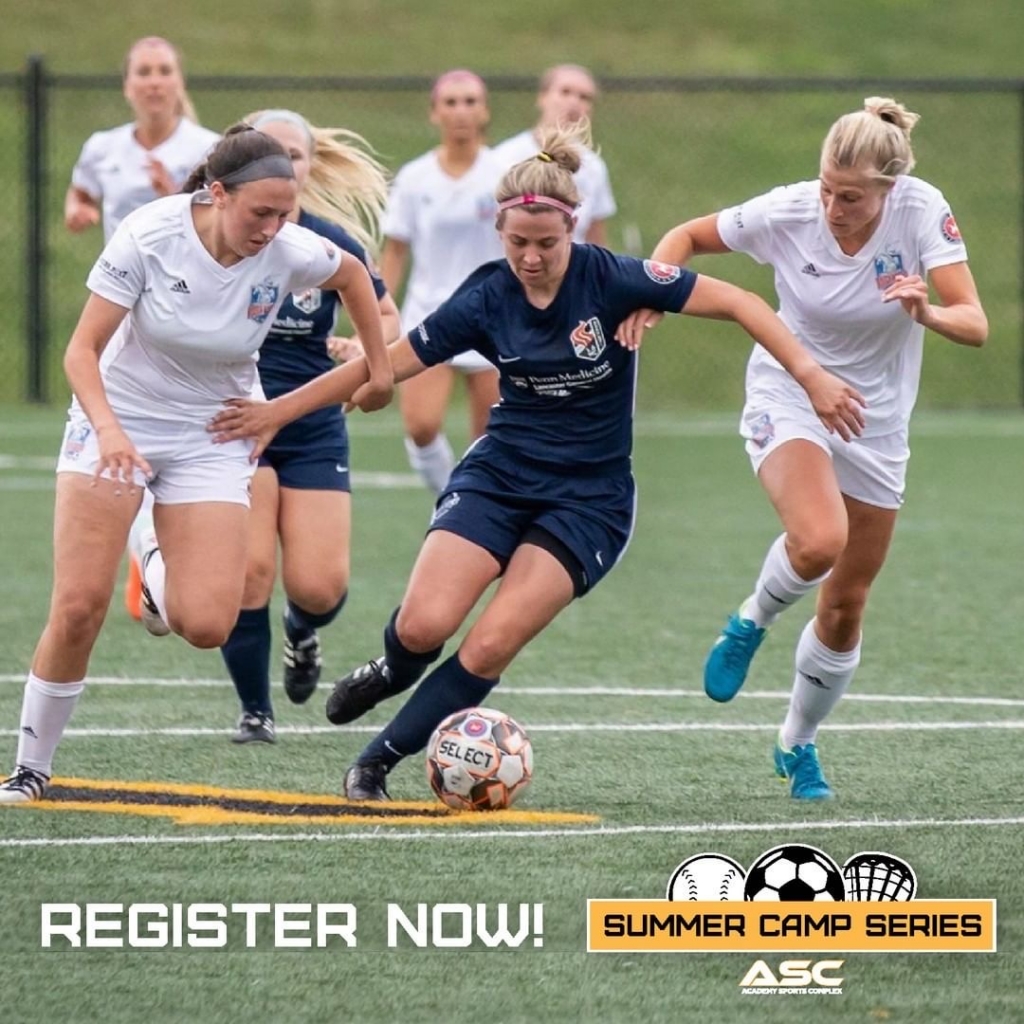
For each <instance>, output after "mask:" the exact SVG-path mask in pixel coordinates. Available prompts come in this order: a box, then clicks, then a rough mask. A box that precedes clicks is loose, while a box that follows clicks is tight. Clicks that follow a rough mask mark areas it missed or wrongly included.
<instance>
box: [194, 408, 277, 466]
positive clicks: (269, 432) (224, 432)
mask: <svg viewBox="0 0 1024 1024" xmlns="http://www.w3.org/2000/svg"><path fill="white" fill-rule="evenodd" d="M224 405H225V408H224V409H221V411H220V412H219V413H217V415H216V416H214V417H213V419H212V420H210V422H209V423H208V424H207V425H206V429H207V430H208V431H210V433H211V434H213V443H214V444H227V443H228V441H244V440H247V439H251V440H253V441H254V442H255V444H254V446H253V450H252V455H251V458H252V459H253V460H254V461H255V460H256V459H258V458H259V457H260V456H261V455H262V454H263V452H264V451H265V449H266V447H267V445H268V444H270V442H271V441H272V440H273V439H274V435H275V434H276V433H277V432H278V430H279V429H280V427H281V424H280V423H279V422H278V420H277V416H276V412H277V410H276V407H275V404H274V402H272V401H271V402H254V401H252V400H251V399H248V398H229V399H228V400H227V401H226V402H225V403H224Z"/></svg>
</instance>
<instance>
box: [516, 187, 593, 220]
mask: <svg viewBox="0 0 1024 1024" xmlns="http://www.w3.org/2000/svg"><path fill="white" fill-rule="evenodd" d="M513 206H550V207H551V208H552V209H553V210H558V211H559V212H560V213H564V214H565V215H566V217H575V216H576V210H575V208H574V207H572V206H570V205H569V204H568V203H563V202H562V200H561V199H555V198H554V197H552V196H538V195H534V194H533V193H532V192H527V193H526V194H525V195H521V196H513V197H512V198H511V199H506V200H505V201H504V202H501V203H498V210H499V212H500V211H501V210H510V209H511V208H512V207H513Z"/></svg>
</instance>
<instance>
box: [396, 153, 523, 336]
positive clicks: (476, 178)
mask: <svg viewBox="0 0 1024 1024" xmlns="http://www.w3.org/2000/svg"><path fill="white" fill-rule="evenodd" d="M503 170H504V169H503V167H502V165H501V164H500V163H498V161H497V160H495V158H494V154H493V151H492V150H490V149H488V148H487V147H486V146H485V147H483V148H482V149H481V150H480V152H479V153H478V154H477V158H476V161H475V162H474V164H473V166H472V167H471V168H470V169H469V170H468V171H467V172H466V173H465V174H463V175H462V176H461V177H458V178H453V177H451V175H449V174H446V173H445V172H444V171H443V170H442V169H441V164H440V161H439V160H438V158H437V154H436V153H435V152H433V151H431V152H430V153H425V154H424V155H423V156H421V157H418V158H417V159H415V160H413V161H411V162H410V163H407V164H406V165H405V166H404V167H402V168H401V169H400V170H399V172H398V173H397V174H396V175H395V180H394V182H393V184H392V186H391V193H390V195H389V196H388V204H387V209H386V210H385V212H384V217H383V219H382V220H381V232H382V233H383V234H384V236H385V237H386V238H394V239H396V240H397V241H400V242H405V243H406V244H407V245H408V246H409V250H410V254H411V256H412V268H411V270H410V271H409V281H408V284H407V285H406V289H405V301H404V302H403V303H402V329H403V331H406V332H408V331H411V330H412V329H413V328H414V327H416V325H417V324H419V323H420V322H421V321H422V320H423V319H424V318H425V317H426V316H427V315H428V314H430V313H433V312H434V310H435V309H437V307H438V306H440V305H441V303H442V302H444V301H445V299H447V298H448V297H449V296H450V295H451V294H452V292H454V291H455V289H456V288H457V287H458V286H459V285H460V284H462V282H463V281H464V280H465V279H466V278H467V277H469V275H470V274H471V273H472V272H473V271H474V270H476V268H477V267H479V266H480V265H481V264H482V263H487V262H489V261H490V260H496V259H500V258H501V256H502V254H503V251H502V247H501V239H500V238H499V237H498V232H497V229H496V228H495V224H494V222H495V218H496V216H497V213H498V204H497V202H496V201H495V198H494V193H495V191H496V190H497V188H498V182H499V181H500V180H501V176H502V173H503Z"/></svg>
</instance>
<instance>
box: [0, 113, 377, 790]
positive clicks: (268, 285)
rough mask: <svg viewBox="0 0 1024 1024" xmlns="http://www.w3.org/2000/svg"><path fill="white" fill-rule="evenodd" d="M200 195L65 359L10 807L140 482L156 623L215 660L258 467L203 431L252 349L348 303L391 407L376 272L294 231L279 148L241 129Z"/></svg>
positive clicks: (115, 267) (95, 279) (247, 373)
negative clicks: (316, 305)
mask: <svg viewBox="0 0 1024 1024" xmlns="http://www.w3.org/2000/svg"><path fill="white" fill-rule="evenodd" d="M198 182H203V183H204V184H207V185H208V187H207V188H204V189H201V190H200V191H198V192H196V193H195V194H185V195H175V196H168V197H166V198H164V199H159V200H156V201H154V202H152V203H149V204H147V205H146V206H144V207H141V208H140V209H138V210H136V211H135V212H134V213H131V214H129V215H128V217H126V218H125V220H124V221H123V222H122V224H121V226H120V227H119V228H118V230H117V231H116V232H115V234H114V237H113V238H112V239H111V240H110V242H109V243H108V244H107V246H106V247H105V248H104V250H103V253H102V255H101V256H100V258H99V259H98V260H97V262H96V265H95V266H94V267H93V269H92V272H91V273H90V274H89V280H88V286H89V290H90V291H91V293H92V294H91V295H90V296H89V298H88V299H87V301H86V303H85V307H84V309H83V310H82V315H81V317H80V318H79V321H78V325H77V326H76V327H75V330H74V333H73V334H72V336H71V340H70V342H69V343H68V348H67V352H66V353H65V356H64V368H65V372H66V373H67V377H68V381H69V383H70V384H71V389H72V391H73V393H74V396H75V397H74V400H73V402H72V405H71V410H70V413H69V416H68V424H67V428H66V430H65V433H64V442H63V445H62V446H61V452H60V457H59V460H58V464H57V494H56V508H55V512H54V559H53V561H54V580H53V594H52V597H51V602H50V612H49V617H48V619H47V623H46V628H45V629H44V631H43V635H42V637H41V638H40V640H39V644H38V645H37V647H36V651H35V655H34V656H33V659H32V668H31V671H30V672H29V676H28V680H27V682H26V685H25V694H24V699H23V703H22V716H21V729H20V732H19V739H18V753H17V761H16V768H15V772H14V774H13V775H12V776H11V777H10V778H8V779H7V780H5V781H4V782H3V783H0V803H23V802H26V801H28V800H33V799H38V798H39V797H41V796H42V794H43V793H44V792H45V789H46V785H47V783H48V781H49V777H50V774H51V763H52V760H53V755H54V751H55V750H56V747H57V744H58V742H59V741H60V737H61V735H62V733H63V731H64V728H65V726H66V724H67V722H68V720H69V718H70V716H71V712H72V709H73V708H74V705H75V703H76V701H77V699H78V696H79V695H80V694H81V692H82V689H83V687H84V680H85V675H86V671H87V669H88V663H89V656H90V654H91V652H92V648H93V645H94V644H95V642H96V638H97V636H98V634H99V631H100V627H101V626H102V623H103V619H104V616H105V615H106V612H107V607H108V605H109V604H110V597H111V594H112V593H113V590H114V579H115V576H116V574H117V566H118V562H119V561H120V557H121V552H122V551H123V550H124V546H125V542H126V540H127V535H128V528H129V525H130V524H131V521H132V519H133V517H134V516H135V513H136V512H137V511H138V507H139V502H140V500H141V496H140V494H139V488H140V487H141V485H142V484H143V483H146V482H147V481H148V484H149V486H150V488H151V489H152V491H153V494H154V496H155V498H156V506H155V508H154V516H155V524H156V532H157V536H158V539H159V543H160V548H159V549H157V548H153V549H151V550H150V551H149V552H147V554H146V559H145V560H144V561H143V580H144V596H145V597H146V598H147V604H148V606H149V611H150V614H153V615H156V614H157V613H158V614H159V620H160V621H161V622H163V623H167V624H169V626H170V627H171V628H172V629H173V630H174V631H175V632H177V633H179V634H180V635H181V636H183V637H184V638H185V639H187V640H188V641H189V642H190V643H192V644H194V645H195V646H197V647H204V648H209V647H218V646H220V644H222V643H223V642H224V640H225V639H226V637H227V636H228V634H229V632H230V631H231V628H232V626H233V625H234V624H235V621H236V620H237V618H238V610H239V606H240V604H241V600H242V589H243V584H244V582H245V565H246V554H247V553H246V527H247V521H248V517H249V485H250V482H251V479H252V475H253V472H254V470H255V465H254V463H253V460H252V455H253V452H252V446H251V445H248V444H244V443H239V444H233V445H227V446H217V445H214V444H211V443H210V437H209V434H208V432H207V430H206V424H207V422H208V421H209V420H210V419H211V418H212V417H213V416H214V415H215V414H216V413H217V411H218V410H219V409H221V408H222V407H223V403H224V401H225V400H227V399H230V398H232V397H237V396H242V395H245V396H249V395H259V394H260V390H259V381H258V378H257V374H256V362H255V357H256V352H257V350H258V349H259V346H260V344H261V343H262V341H263V339H264V337H265V336H266V334H267V331H269V329H270V325H271V324H272V323H273V321H274V317H275V315H276V313H277V310H278V308H279V307H280V305H281V303H282V302H283V301H284V299H285V297H286V296H287V294H288V293H289V292H290V291H295V290H301V289H303V288H312V287H322V288H329V289H332V290H338V291H340V292H341V293H342V296H343V298H344V301H345V306H346V308H347V309H348V311H349V314H350V316H351V317H352V320H353V322H354V323H355V325H356V327H357V329H358V330H359V333H360V336H361V337H362V340H363V345H364V348H365V350H366V357H367V360H368V362H369V364H370V366H372V368H373V369H372V376H370V378H369V380H368V381H367V384H366V386H365V388H364V390H363V392H362V394H359V395H355V396H354V398H355V399H356V400H357V404H359V405H360V406H361V407H363V408H365V409H374V408H379V407H380V406H382V405H384V404H386V403H387V402H388V401H389V399H390V397H391V392H392V387H393V376H392V371H391V365H390V362H389V360H388V357H387V353H386V350H385V348H384V342H383V339H382V336H381V325H380V312H379V308H378V305H377V297H376V295H375V294H374V291H373V287H372V285H371V283H370V276H369V274H368V273H367V272H366V269H365V268H364V267H363V265H362V264H361V263H360V262H359V261H358V260H355V259H348V258H344V259H343V258H342V254H341V252H340V250H339V249H338V248H337V247H336V246H334V245H332V244H330V243H329V242H327V241H326V240H325V239H323V238H320V237H319V236H317V235H315V234H313V233H312V232H309V231H306V230H305V229H304V228H300V227H298V226H297V225H294V224H289V223H287V217H288V214H289V213H290V212H291V209H292V207H293V206H294V204H295V199H296V194H297V191H298V190H297V188H296V184H295V173H294V171H293V169H292V161H291V158H290V157H289V156H288V155H287V154H286V153H285V151H284V150H283V149H282V148H281V146H280V144H279V143H278V142H277V141H275V140H274V139H271V138H270V137H269V136H266V135H263V134H262V133H260V132H258V131H255V130H254V129H252V128H250V127H249V126H247V125H240V126H237V127H236V128H235V129H229V131H228V133H227V134H226V135H225V137H224V138H223V139H222V140H221V141H220V142H219V143H218V144H217V145H216V147H215V148H214V149H213V150H212V152H211V153H210V155H209V157H208V159H207V161H206V163H205V164H203V165H201V166H200V168H199V169H198V170H197V171H196V172H193V175H192V176H191V177H190V179H189V181H188V182H186V184H185V187H186V189H189V188H190V187H191V186H193V185H195V184H197V183H198ZM147 586H148V591H147V590H146V589H145V588H146V587H147ZM163 631H164V632H166V631H167V626H166V625H165V626H163Z"/></svg>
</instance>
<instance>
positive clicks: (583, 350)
mask: <svg viewBox="0 0 1024 1024" xmlns="http://www.w3.org/2000/svg"><path fill="white" fill-rule="evenodd" d="M696 280H697V275H696V274H694V273H693V272H692V271H689V270H682V269H680V268H679V267H674V266H669V265H667V264H664V263H656V262H653V261H651V260H641V259H636V258H634V257H631V256H617V255H615V254H614V253H610V252H608V251H607V250H606V249H602V248H600V247H598V246H596V245H573V247H572V255H571V257H570V260H569V267H568V269H567V270H566V274H565V279H564V280H563V281H562V285H561V287H560V288H559V290H558V294H557V295H556V296H555V300H554V302H552V303H551V305H550V306H548V307H547V309H538V308H537V307H535V306H532V305H530V303H529V302H528V301H527V298H526V293H525V291H524V290H523V286H522V285H521V284H520V282H519V280H518V279H517V278H516V276H515V274H513V273H512V270H511V268H510V267H509V265H508V263H507V262H506V261H505V260H496V261H494V262H493V263H485V264H484V265H483V266H482V267H480V268H479V269H478V270H476V271H475V272H474V273H473V274H471V275H470V276H469V277H468V278H467V279H466V281H465V282H464V283H463V284H462V285H461V286H460V287H459V288H458V289H457V290H456V292H455V293H454V294H453V295H452V297H451V298H450V299H449V300H448V301H447V302H445V303H444V304H443V305H442V306H440V307H439V308H438V309H437V310H436V311H435V312H434V313H432V314H431V315H430V316H428V317H427V318H426V320H424V321H423V323H422V324H420V325H419V327H417V328H415V329H414V330H412V331H411V332H410V333H409V341H410V343H411V344H412V347H413V350H414V351H415V352H416V355H417V356H418V357H419V359H420V360H421V361H422V362H423V363H424V364H426V365H427V366H433V365H435V364H436V363H440V362H443V361H444V360H446V359H450V358H451V357H452V356H455V355H458V353H460V352H465V351H466V350H467V349H475V350H476V351H477V352H479V353H480V354H481V355H483V356H484V357H485V358H487V359H489V360H490V361H491V362H492V363H494V365H495V366H496V367H497V368H498V371H499V373H500V376H501V383H500V387H501V402H500V403H499V404H498V405H497V406H495V408H494V409H493V410H492V411H491V418H490V421H489V422H488V425H487V436H488V437H490V438H492V439H493V440H494V441H496V442H498V443H499V444H501V445H502V446H504V447H505V448H507V449H511V450H512V451H514V452H515V454H516V455H517V456H518V457H520V458H524V459H529V460H530V461H532V462H536V463H541V464H543V465H547V466H551V467H552V468H554V469H555V470H556V471H559V472H573V471H576V472H588V473H597V474H601V473H614V472H620V471H622V469H623V468H628V465H629V456H630V452H631V451H632V444H633V436H632V435H633V431H632V420H633V396H634V390H635V386H636V365H637V357H636V353H634V352H629V351H627V350H626V349H624V348H623V347H622V346H621V345H619V343H618V342H617V341H615V331H616V329H617V328H618V326H619V324H620V323H621V322H622V321H623V320H624V319H625V318H626V316H628V315H629V314H630V313H632V312H633V311H634V310H637V309H644V308H649V309H657V310H662V311H664V312H673V313H678V312H679V311H680V310H681V309H682V308H683V306H684V304H685V303H686V300H687V299H688V298H689V297H690V292H691V291H692V290H693V286H694V283H695V282H696Z"/></svg>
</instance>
